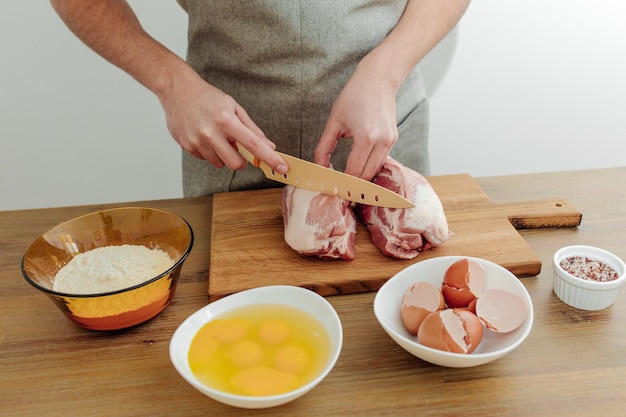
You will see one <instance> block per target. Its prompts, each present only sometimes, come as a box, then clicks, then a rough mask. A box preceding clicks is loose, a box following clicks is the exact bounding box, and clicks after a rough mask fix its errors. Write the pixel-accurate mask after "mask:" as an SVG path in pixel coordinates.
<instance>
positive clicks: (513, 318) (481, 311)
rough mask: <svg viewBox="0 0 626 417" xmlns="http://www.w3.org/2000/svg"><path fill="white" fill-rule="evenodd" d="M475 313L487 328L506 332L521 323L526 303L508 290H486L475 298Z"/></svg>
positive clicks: (525, 311)
mask: <svg viewBox="0 0 626 417" xmlns="http://www.w3.org/2000/svg"><path fill="white" fill-rule="evenodd" d="M476 315H477V316H478V318H479V319H480V321H481V322H482V323H483V324H484V325H485V327H486V328H488V329H489V330H493V331H494V332H497V333H508V332H512V331H513V330H515V329H517V328H518V327H519V326H521V325H522V323H523V322H524V320H526V316H527V315H528V312H527V309H526V304H525V303H524V300H522V299H521V298H520V297H518V296H517V295H515V294H513V293H512V292H510V291H505V290H500V289H492V290H487V291H485V292H483V293H482V294H481V296H480V297H478V300H476Z"/></svg>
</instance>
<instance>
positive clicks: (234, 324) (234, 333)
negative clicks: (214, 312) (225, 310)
mask: <svg viewBox="0 0 626 417" xmlns="http://www.w3.org/2000/svg"><path fill="white" fill-rule="evenodd" d="M208 325H209V331H208V332H209V333H210V334H211V335H213V337H214V338H215V340H217V341H218V342H220V343H234V342H236V341H238V340H241V339H242V338H243V337H244V336H245V335H246V332H247V331H248V322H247V321H246V320H244V319H241V318H231V319H226V320H214V321H212V322H210V323H209V324H208Z"/></svg>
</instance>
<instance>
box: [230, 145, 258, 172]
mask: <svg viewBox="0 0 626 417" xmlns="http://www.w3.org/2000/svg"><path fill="white" fill-rule="evenodd" d="M232 144H233V146H234V147H235V149H237V152H239V154H240V155H241V156H243V158H244V159H245V160H246V161H248V162H250V163H251V164H252V165H254V166H255V167H257V168H259V167H260V166H261V160H260V159H259V158H257V157H256V156H254V155H253V154H252V152H250V151H249V150H247V149H246V148H245V147H244V146H243V145H242V144H241V143H239V142H232Z"/></svg>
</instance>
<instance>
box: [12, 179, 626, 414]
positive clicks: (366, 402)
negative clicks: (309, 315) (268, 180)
mask: <svg viewBox="0 0 626 417" xmlns="http://www.w3.org/2000/svg"><path fill="white" fill-rule="evenodd" d="M478 182H479V184H480V185H481V187H482V188H483V189H484V190H485V191H486V192H487V194H488V195H489V196H490V197H491V199H492V200H493V201H494V202H508V201H521V200H525V199H529V200H530V199H540V198H550V197H556V196H558V197H563V198H566V199H568V200H570V201H571V202H572V204H573V205H574V206H575V207H577V208H578V209H579V210H580V211H581V212H582V213H583V220H582V224H581V226H580V227H579V228H578V229H558V230H557V229H553V230H552V229H544V230H535V231H523V232H521V233H522V234H523V236H524V238H525V239H526V240H527V242H528V243H529V245H530V246H531V247H532V248H533V250H534V251H536V253H537V254H538V256H539V257H540V258H541V260H542V262H543V268H542V271H541V273H540V274H539V275H538V276H537V277H529V278H522V282H523V283H524V285H525V286H526V288H527V289H528V291H529V293H530V295H531V298H532V300H533V303H534V307H535V323H534V327H533V330H532V332H531V334H530V336H529V337H528V339H527V340H526V341H525V342H524V343H523V344H522V345H521V346H520V347H519V348H518V349H517V350H515V351H513V352H512V353H510V354H509V355H508V356H505V357H504V358H502V359H500V360H498V361H496V362H493V363H491V364H487V365H484V366H480V367H476V368H467V369H451V368H443V367H439V366H434V365H431V364H428V363H425V362H423V361H421V360H419V359H417V358H415V357H413V356H411V355H409V354H408V353H406V352H405V351H404V350H402V349H401V348H400V347H398V346H397V345H395V344H394V343H393V341H392V340H391V339H390V338H389V337H388V336H387V335H386V334H385V333H384V332H383V330H382V328H381V327H380V326H379V325H378V323H377V322H376V319H375V318H374V314H373V312H372V302H373V299H374V294H373V293H366V294H357V295H346V296H333V297H329V301H330V302H331V303H332V304H333V306H334V307H335V308H336V310H337V312H338V314H339V316H340V318H341V320H342V322H343V326H344V349H343V352H342V354H341V356H340V358H339V361H338V362H337V365H336V367H335V368H334V370H333V371H332V372H331V373H330V375H329V376H328V377H327V378H326V379H325V380H324V381H323V382H322V383H321V384H320V385H319V386H317V387H316V388H315V389H314V390H313V391H311V392H310V393H309V394H307V395H305V396H304V397H301V398H300V399H298V400H296V401H295V402H292V403H290V404H287V405H284V406H281V407H278V408H273V409H267V410H257V411H254V412H252V411H250V410H241V409H236V408H231V407H228V406H223V405H221V404H219V403H217V402H214V401H213V400H211V399H209V398H207V397H205V396H203V395H202V394H200V393H199V392H197V391H196V390H195V389H193V388H192V387H191V386H190V385H188V384H187V383H186V382H185V381H184V380H183V379H182V378H181V377H180V376H179V375H178V374H177V373H176V371H175V370H174V367H173V366H172V364H171V363H170V360H169V354H168V344H169V340H170V337H171V335H172V333H173V332H174V330H175V329H176V327H177V326H178V325H179V324H180V323H181V322H182V321H183V320H184V319H185V318H186V317H187V316H188V315H190V314H191V313H193V312H194V311H196V310H197V309H199V308H200V307H202V306H203V305H205V304H206V303H207V276H208V274H207V272H208V268H209V250H210V248H209V236H210V228H211V225H210V219H211V198H208V197H205V198H193V199H175V200H163V201H148V202H142V203H141V204H146V205H150V206H155V207H162V208H165V209H170V210H173V211H175V212H177V213H179V214H180V215H182V216H184V217H185V218H186V219H187V220H188V221H189V222H190V224H191V225H192V227H193V229H194V232H195V236H196V241H195V245H194V248H193V251H192V253H191V255H190V256H189V258H188V260H187V261H186V263H185V266H184V268H183V272H182V275H181V280H180V283H179V285H178V290H177V292H176V296H175V298H174V301H173V302H172V304H171V305H170V306H169V307H168V308H167V309H166V310H165V311H164V312H163V313H162V314H160V315H159V316H157V317H156V318H154V319H153V320H151V321H149V322H148V323H145V324H143V325H140V326H137V327H134V328H131V329H128V330H124V331H118V332H112V333H104V332H92V331H87V330H83V329H80V328H78V327H77V326H75V325H74V324H72V323H70V322H69V321H68V320H67V319H66V318H65V317H63V316H62V315H61V314H60V312H59V311H58V310H57V309H56V307H55V306H54V305H53V304H52V303H51V302H50V300H48V299H47V298H46V297H45V296H44V295H42V294H40V293H38V292H37V291H36V290H35V289H34V288H32V287H31V286H29V285H28V284H27V283H26V282H25V281H24V279H23V278H22V275H21V271H20V261H21V256H22V254H23V253H24V251H25V249H26V247H27V246H28V244H29V243H30V242H31V241H32V240H33V239H34V238H36V237H37V235H39V234H40V233H42V232H43V231H45V230H47V229H48V228H50V227H51V226H53V225H55V224H56V223H59V222H61V221H64V220H67V219H69V218H71V217H74V216H76V215H80V214H83V213H86V212H89V211H93V210H96V209H100V208H102V207H105V206H97V205H92V206H86V207H68V208H53V209H37V210H23V211H5V212H0V415H2V416H5V417H7V416H52V415H59V416H61V415H63V416H143V415H145V416H177V415H180V416H196V415H197V416H209V415H211V416H216V415H219V416H230V415H250V414H255V415H259V416H260V415H289V416H300V415H316V416H318V415H319V416H323V415H329V416H330V415H345V416H358V415H368V416H369V415H394V416H396V415H410V416H430V415H447V416H465V417H469V416H496V415H499V416H502V415H511V416H512V415H528V416H531V415H532V416H535V415H539V416H544V415H545V416H568V417H571V416H578V415H580V416H593V415H598V416H611V415H613V416H618V415H619V416H624V415H626V289H623V290H622V291H621V293H620V294H619V295H618V298H617V300H616V301H615V303H614V305H613V306H612V307H610V308H608V309H606V310H603V311H598V312H586V311H580V310H576V309H574V308H571V307H569V306H567V305H565V304H564V303H562V302H561V301H559V300H558V299H557V298H556V296H555V295H554V294H553V292H552V265H551V260H552V255H553V253H554V252H555V250H556V249H558V248H559V247H561V246H564V245H569V244H590V245H597V246H601V247H603V248H605V249H607V250H610V251H612V252H614V253H616V254H617V255H618V256H620V257H621V258H623V259H626V167H622V168H613V169H602V170H590V171H576V172H567V173H546V174H532V175H516V176H503V177H492V178H480V179H478ZM135 204H136V203H135ZM123 205H131V204H116V205H115V206H123ZM107 206H110V205H107Z"/></svg>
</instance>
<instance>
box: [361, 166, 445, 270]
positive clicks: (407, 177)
mask: <svg viewBox="0 0 626 417" xmlns="http://www.w3.org/2000/svg"><path fill="white" fill-rule="evenodd" d="M372 182H374V183H376V184H378V185H380V186H382V187H385V188H387V189H389V190H392V191H394V192H396V193H398V194H400V195H402V196H403V197H404V198H406V199H408V200H409V201H411V202H412V203H414V204H415V207H414V208H410V209H394V208H385V207H375V206H366V205H358V206H357V208H356V210H357V213H358V215H359V218H360V219H361V220H362V221H363V223H365V225H366V226H367V229H368V230H369V233H370V237H371V239H372V242H373V243H374V245H375V246H376V247H377V248H378V249H379V250H380V251H381V252H382V253H383V254H384V255H386V256H390V257H393V258H399V259H413V258H415V257H416V256H418V255H419V253H420V252H421V251H424V250H428V249H430V248H433V247H435V246H438V245H441V244H443V243H445V242H446V241H447V240H448V239H449V238H450V236H451V232H450V231H449V229H448V221H447V219H446V215H445V213H444V210H443V205H442V204H441V200H440V199H439V196H438V195H437V193H436V192H435V190H434V189H433V188H432V187H431V185H430V184H429V183H428V181H427V180H426V178H424V177H423V176H422V175H421V174H419V173H418V172H416V171H414V170H412V169H410V168H408V167H406V166H404V165H402V164H401V163H399V162H397V161H396V160H394V159H393V158H388V159H387V161H386V162H385V164H384V165H383V167H382V169H381V170H380V172H379V173H378V174H377V175H376V176H375V177H374V179H373V180H372Z"/></svg>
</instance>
